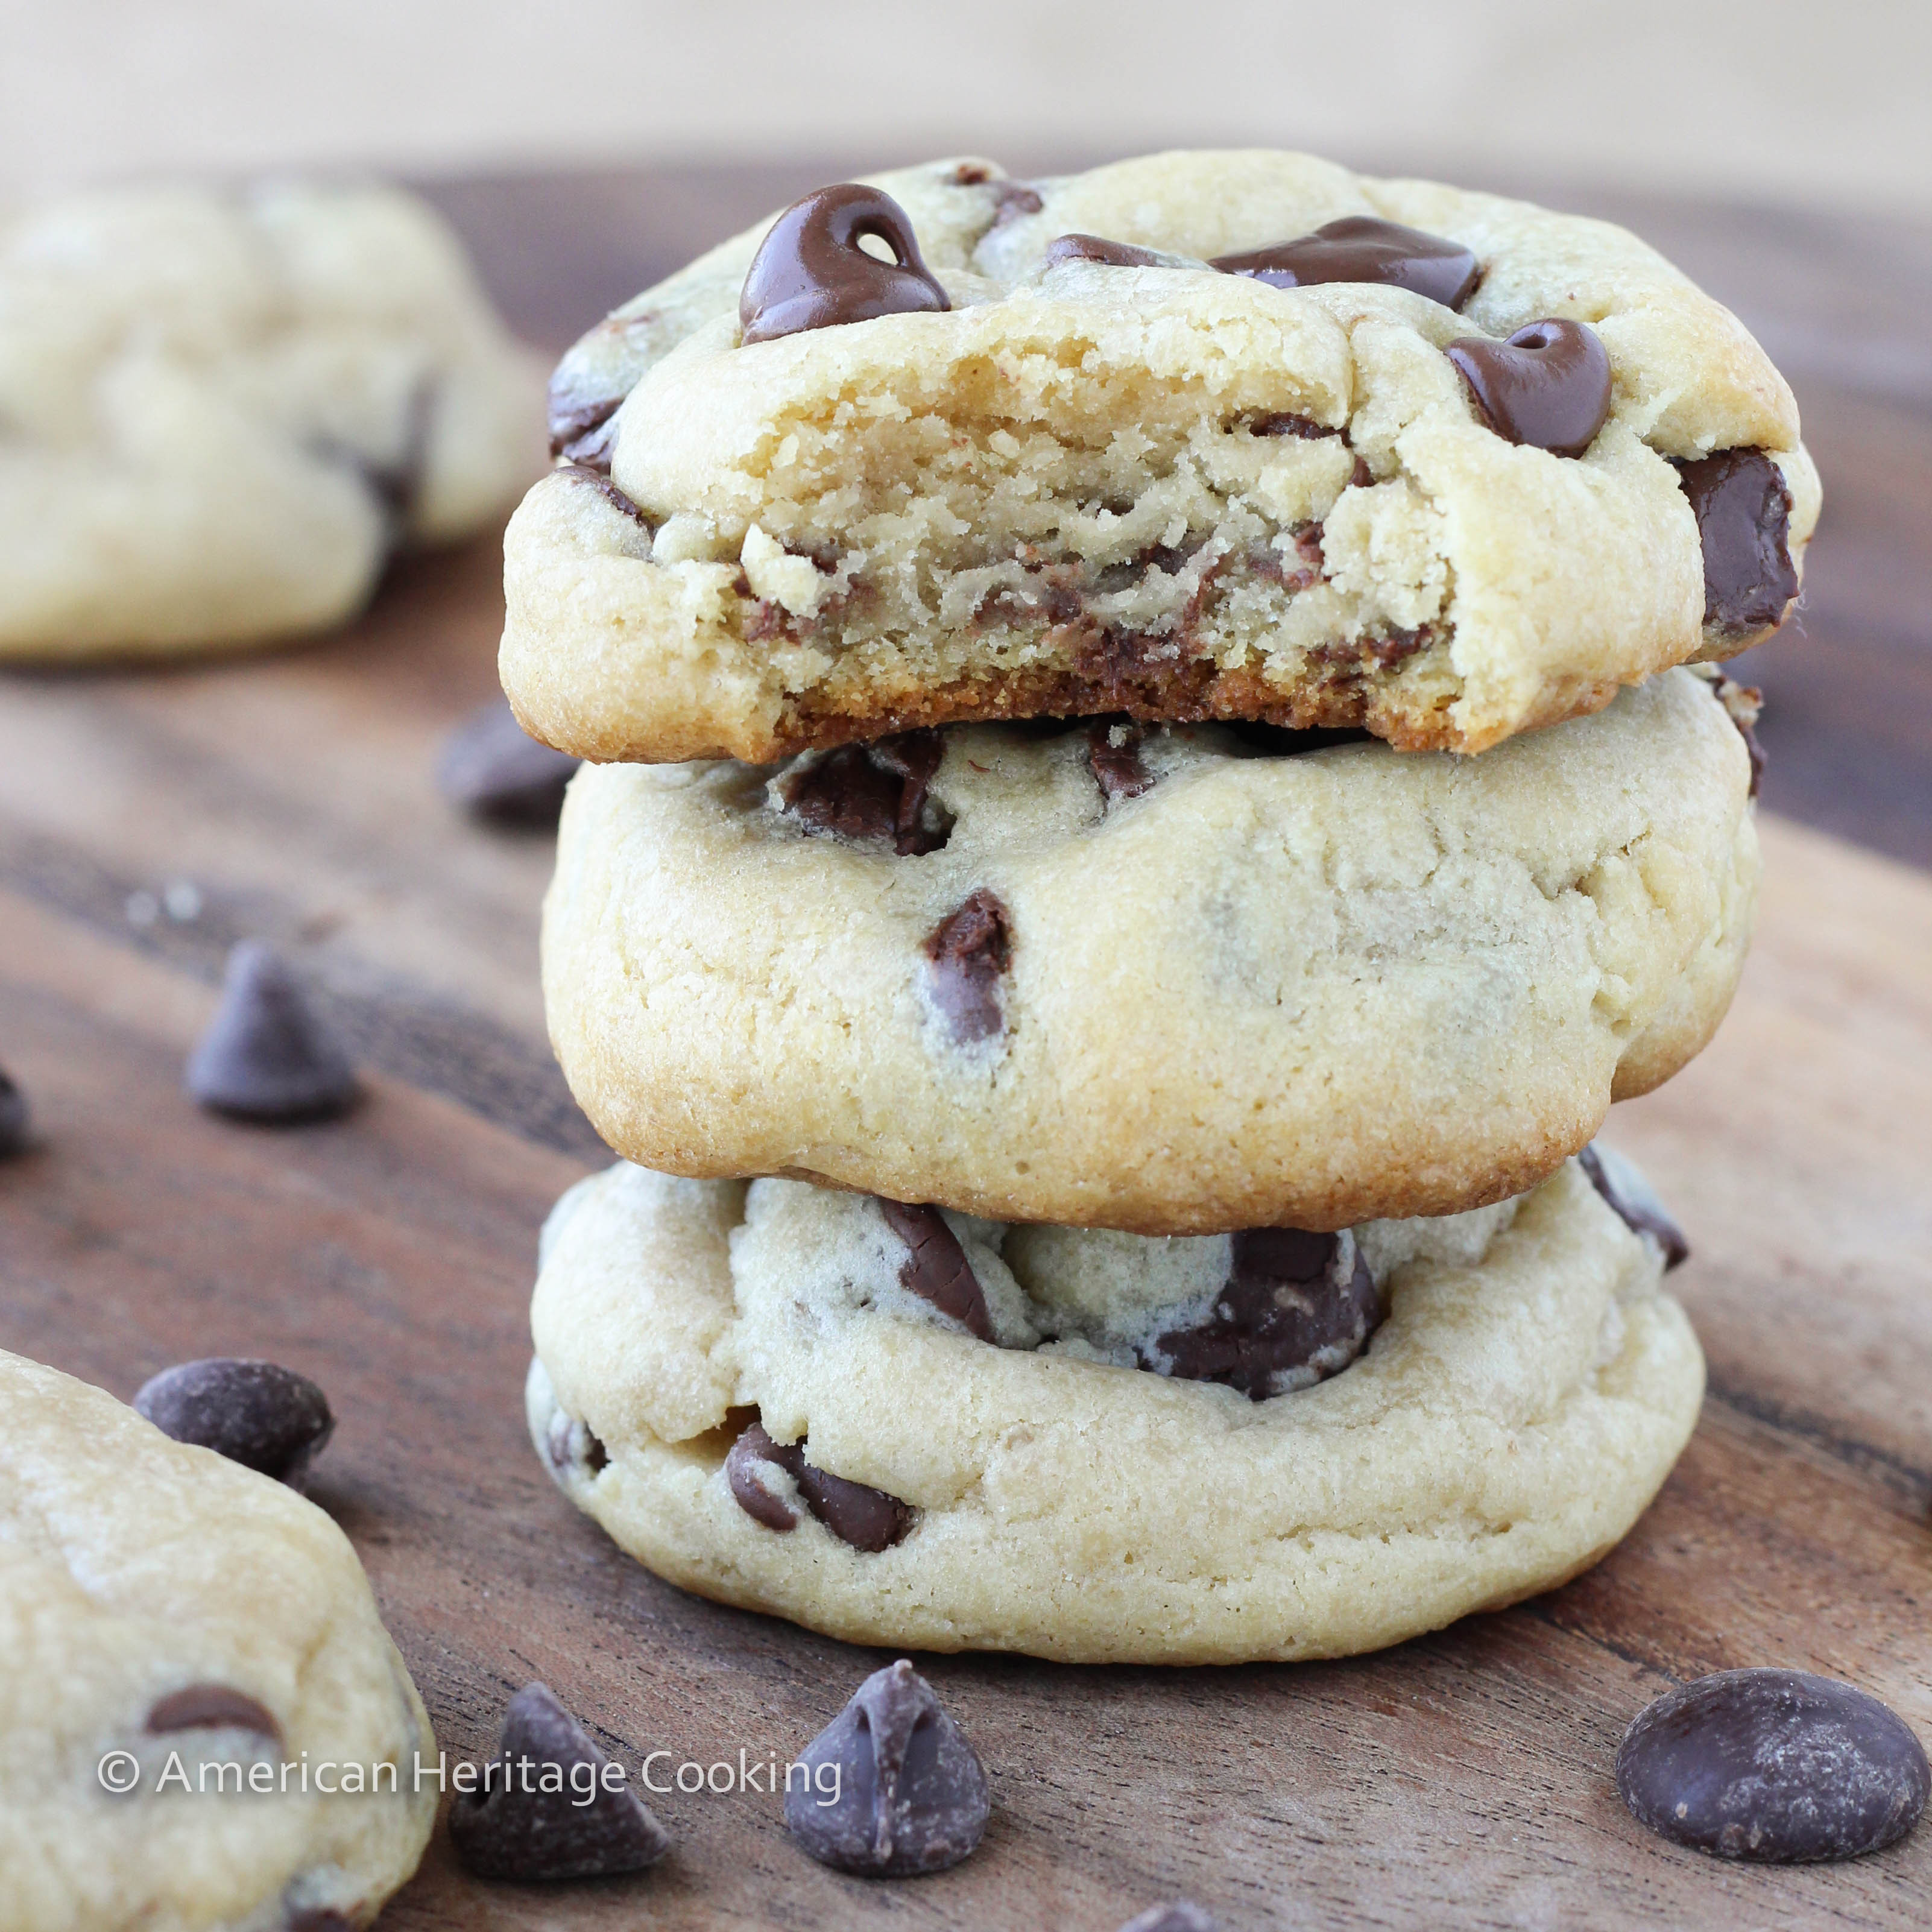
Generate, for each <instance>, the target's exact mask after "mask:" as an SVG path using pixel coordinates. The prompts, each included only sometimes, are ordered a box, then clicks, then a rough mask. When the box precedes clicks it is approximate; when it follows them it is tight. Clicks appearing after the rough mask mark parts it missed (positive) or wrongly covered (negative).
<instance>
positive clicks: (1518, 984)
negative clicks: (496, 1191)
mask: <svg viewBox="0 0 1932 1932" xmlns="http://www.w3.org/2000/svg"><path fill="white" fill-rule="evenodd" d="M1750 788H1751V760H1750V758H1749V756H1748V752H1747V749H1746V746H1745V740H1744V738H1743V736H1742V733H1741V731H1740V730H1739V728H1738V727H1737V725H1736V724H1734V722H1733V718H1732V717H1731V716H1730V714H1729V713H1728V712H1727V709H1726V707H1725V706H1724V704H1723V703H1719V702H1718V701H1717V700H1715V698H1714V697H1713V694H1712V688H1711V686H1710V684H1709V682H1708V681H1707V680H1706V679H1704V678H1703V677H1701V676H1699V675H1698V674H1697V673H1695V672H1693V671H1691V670H1673V671H1671V672H1670V673H1666V674H1665V675H1664V676H1659V677H1658V678H1655V679H1652V680H1651V681H1650V682H1649V683H1647V684H1646V685H1643V686H1641V687H1640V688H1637V689H1635V690H1632V691H1626V692H1625V693H1624V694H1622V696H1621V697H1619V699H1618V700H1617V701H1616V703H1614V704H1613V705H1612V706H1610V708H1609V709H1607V711H1604V712H1601V713H1600V714H1598V715H1595V716H1594V717H1590V718H1577V719H1573V720H1571V721H1568V722H1567V723H1565V724H1559V725H1556V726H1553V727H1550V728H1549V729H1548V730H1543V731H1539V732H1535V733H1527V734H1525V735H1523V736H1520V737H1518V738H1515V739H1511V741H1509V742H1508V743H1506V744H1505V745H1500V746H1499V747H1497V748H1496V749H1495V750H1494V751H1490V752H1487V753H1486V754H1484V756H1483V757H1481V758H1479V759H1469V758H1462V757H1456V756H1454V755H1453V754H1447V753H1427V754H1415V755H1403V754H1398V753H1397V752H1395V751H1392V750H1391V748H1389V747H1388V746H1387V745H1383V744H1381V743H1379V742H1373V741H1372V740H1369V739H1364V738H1362V737H1361V736H1359V734H1358V736H1356V737H1355V738H1354V739H1352V740H1351V739H1349V738H1348V736H1347V734H1340V736H1335V735H1328V736H1325V735H1324V734H1322V733H1304V734H1297V733H1288V732H1282V731H1276V730H1268V729H1266V728H1264V727H1240V728H1235V727H1228V726H1222V725H1203V726H1196V727H1178V728H1175V729H1172V730H1154V729H1149V730H1142V728H1141V727H1138V726H1136V725H1135V724H1133V723H1132V722H1131V721H1127V720H1123V719H1116V720H1114V721H1105V720H1103V721H1096V722H1094V723H1091V724H1082V725H1079V726H1074V727H1052V728H1050V729H1049V728H1046V727H1030V728H1024V729H1023V728H1018V727H1010V726H985V725H982V726H972V727H949V728H947V729H946V730H942V731H935V732H930V733H907V734H904V735H902V736H898V737H896V738H893V739H888V740H886V741H883V742H880V743H878V744H874V745H870V746H867V747H864V748H859V747H854V746H846V747H841V748H838V749H837V750H835V751H831V752H829V753H824V754H806V755H804V756H802V757H799V758H798V759H796V760H793V761H791V762H790V763H787V764H785V765H783V766H778V767H775V768H757V767H752V766H745V765H740V764H733V763H712V764H690V765H682V766H635V765H631V766H625V765H615V766H589V767H586V769H585V770H584V771H583V772H581V773H580V775H578V777H577V778H576V780H575V781H574V783H573V785H572V788H571V793H570V796H569V799H568V803H567V804H566V805H565V812H564V818H563V824H562V834H561V838H560V843H559V853H558V865H557V872H556V880H555V882H554V883H553V886H552V888H551V890H550V896H549V899H548V901H547V907H546V911H545V916H544V949H543V950H544V992H545V1000H546V1005H547V1010H548V1013H549V1019H550V1031H551V1036H552V1038H553V1040H554V1042H555V1044H556V1049H557V1052H558V1055H559V1058H560V1060H561V1061H562V1066H563V1068H564V1071H565V1073H566V1075H567V1076H568V1079H569V1080H570V1082H571V1088H572V1089H573V1091H574V1092H575V1094H576V1095H577V1099H578V1100H579V1101H580V1103H582V1104H583V1106H584V1108H585V1109H586V1111H587V1112H589V1115H590V1117H591V1118H592V1121H594V1122H595V1124H596V1125H597V1127H598V1130H600V1131H601V1133H603V1135H604V1137H605V1139H607V1141H608V1142H610V1145H612V1146H613V1148H615V1149H616V1151H618V1152H619V1154H622V1155H624V1156H625V1157H626V1158H628V1159H631V1160H637V1161H638V1162H640V1163H643V1164H645V1165H646V1166H652V1167H655V1168H658V1169H666V1170H669V1171H672V1172H679V1173H682V1174H687V1175H696V1176H701V1177H707V1178H721V1177H726V1176H739V1175H793V1176H796V1177H799V1178H806V1179H814V1180H825V1181H832V1182H835V1183H836V1184H839V1185H841V1186H844V1187H854V1188H859V1189H862V1190H865V1191H866V1192H868V1193H878V1194H883V1195H885V1196H888V1197H889V1198H891V1199H895V1200H913V1201H937V1202H941V1203H943V1204H944V1205H946V1206H948V1207H951V1208H959V1209H961V1210H963V1211H968V1212H971V1213H974V1214H986V1215H990V1216H992V1217H996V1218H998V1219H999V1220H1030V1221H1049V1222H1057V1223H1063V1224H1066V1225H1070V1226H1093V1227H1107V1228H1118V1229H1131V1230H1133V1231H1135V1232H1139V1233H1142V1234H1148V1235H1164V1234H1191V1233H1217V1232H1223V1231H1225V1230H1226V1229H1230V1228H1241V1227H1259V1226H1274V1225H1286V1226H1295V1227H1301V1228H1317V1229H1337V1228H1345V1227H1348V1226H1352V1225H1354V1224H1355V1223H1358V1222H1361V1221H1364V1220H1372V1219H1376V1218H1381V1217H1389V1216H1412V1215H1418V1214H1449V1213H1454V1212H1457V1211H1460V1210H1462V1209H1464V1208H1472V1207H1475V1206H1478V1205H1481V1204H1483V1203H1484V1202H1491V1201H1495V1200H1499V1199H1502V1198H1504V1197H1505V1196H1508V1195H1511V1194H1514V1193H1519V1192H1520V1191H1521V1190H1523V1189H1524V1188H1526V1187H1529V1186H1531V1185H1532V1184H1534V1183H1535V1182H1536V1181H1538V1180H1540V1179H1541V1178H1543V1177H1544V1175H1547V1174H1548V1173H1549V1172H1551V1171H1552V1170H1553V1169H1554V1168H1555V1167H1556V1166H1558V1165H1559V1163H1561V1162H1562V1160H1565V1158H1566V1157H1568V1156H1569V1155H1570V1154H1574V1152H1576V1151H1577V1149H1578V1148H1581V1147H1582V1146H1583V1144H1584V1143H1585V1142H1586V1141H1588V1140H1589V1138H1590V1137H1591V1136H1592V1134H1593V1133H1595V1132H1596V1130H1597V1129H1598V1126H1599V1125H1600V1124H1601V1122H1602V1120H1603V1118H1604V1113H1605V1111H1606V1109H1607V1108H1608V1107H1609V1106H1610V1102H1611V1101H1612V1100H1613V1098H1616V1097H1624V1096H1628V1095H1632V1094H1640V1093H1643V1092H1645V1091H1648V1090H1649V1088H1652V1087H1654V1086H1655V1085H1658V1083H1659V1082H1661V1081H1663V1080H1664V1079H1667V1078H1668V1077H1669V1076H1670V1075H1671V1074H1672V1073H1674V1072H1675V1071H1676V1070H1677V1069H1678V1068H1679V1067H1681V1066H1682V1065H1683V1064H1685V1061H1688V1059H1690V1058H1691V1056H1692V1055H1694V1054H1695V1053H1696V1052H1697V1051H1698V1050H1699V1049H1700V1048H1701V1047H1702V1046H1703V1044H1704V1043H1705V1041H1706V1040H1707V1039H1708V1038H1709V1036H1710V1034H1711V1033H1712V1031H1713V1030H1714V1029H1715V1027H1716V1025H1717V1024H1718V1021H1719V1019H1721V1016H1722V1015H1723V1013H1724V1009H1725V1007H1726V1006H1727V1004H1728V1002H1729V1001H1730V996H1731V992H1732V989H1733V986H1734V985H1735V984H1736V978H1737V974H1738V972H1739V968H1740V966H1741V965H1742V960H1743V956H1744V952H1745V945H1746V943H1747V940H1748V935H1749V931H1750V926H1751V914H1752V908H1753V904H1754V893H1755V889H1756V884H1757V873H1758V857H1757V834H1756V830H1755V826H1754V815H1753V808H1752V805H1751V797H1750Z"/></svg>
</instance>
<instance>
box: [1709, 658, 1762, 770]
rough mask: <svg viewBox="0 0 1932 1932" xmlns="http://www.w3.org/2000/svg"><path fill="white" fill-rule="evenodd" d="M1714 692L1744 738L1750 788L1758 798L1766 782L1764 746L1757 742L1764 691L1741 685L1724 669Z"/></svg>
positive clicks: (1713, 681) (1717, 680) (1714, 680)
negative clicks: (1759, 791)
mask: <svg viewBox="0 0 1932 1932" xmlns="http://www.w3.org/2000/svg"><path fill="white" fill-rule="evenodd" d="M1711 694H1712V697H1715V698H1716V700H1718V703H1720V704H1721V705H1722V706H1724V715H1725V716H1726V717H1727V718H1730V721H1731V722H1732V723H1733V724H1735V725H1736V727H1738V736H1739V737H1740V738H1742V739H1743V740H1744V741H1745V757H1748V759H1749V760H1751V790H1750V793H1749V796H1751V797H1752V798H1755V797H1757V794H1758V789H1759V787H1760V786H1761V785H1762V784H1763V783H1764V747H1763V745H1761V744H1760V743H1759V742H1758V736H1757V721H1758V719H1759V718H1760V716H1761V715H1763V710H1764V693H1763V691H1760V690H1759V689H1758V688H1757V686H1756V685H1751V684H1739V682H1737V681H1736V679H1733V678H1728V677H1726V676H1724V674H1723V673H1722V672H1720V673H1718V676H1715V677H1714V678H1713V679H1712V680H1711Z"/></svg>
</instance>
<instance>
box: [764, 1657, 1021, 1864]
mask: <svg viewBox="0 0 1932 1932" xmlns="http://www.w3.org/2000/svg"><path fill="white" fill-rule="evenodd" d="M799 1762H800V1763H802V1765H803V1766H805V1769H806V1771H807V1772H808V1774H809V1775H808V1777H807V1778H805V1779H804V1780H802V1781H801V1782H800V1783H799V1784H798V1785H796V1786H793V1785H792V1784H790V1783H789V1781H787V1789H786V1792H785V1823H786V1824H787V1826H789V1827H790V1831H791V1834H792V1836H793V1838H795V1839H796V1841H798V1843H799V1846H800V1848H801V1849H802V1850H804V1851H805V1852H808V1853H809V1854H810V1855H811V1856H812V1857H813V1858H816V1859H817V1860H818V1861H819V1862H820V1864H827V1865H831V1866H833V1867H835V1868H836V1869H837V1870H840V1871H846V1872H852V1873H856V1874H857V1875H858V1876H860V1877H862V1878H911V1877H914V1876H918V1875H919V1874H920V1873H925V1872H935V1871H943V1870H944V1869H945V1868H946V1867H947V1866H948V1865H954V1864H958V1863H959V1861H960V1860H961V1859H962V1858H965V1857H967V1856H968V1855H969V1854H970V1853H971V1852H972V1851H973V1850H974V1847H975V1846H977V1845H978V1843H979V1842H980V1838H981V1837H982V1836H983V1835H984V1833H985V1832H986V1820H987V1819H988V1817H989V1815H990V1814H991V1811H992V1799H991V1797H990V1795H989V1793H988V1790H987V1788H986V1772H984V1770H983V1769H981V1767H980V1760H979V1758H978V1757H977V1754H975V1753H974V1749H973V1747H972V1746H971V1745H970V1744H968V1742H966V1739H965V1734H964V1733H962V1731H961V1730H960V1729H959V1727H958V1726H957V1725H956V1724H954V1722H953V1720H952V1719H951V1718H950V1717H948V1716H947V1714H946V1712H944V1710H942V1709H941V1708H940V1703H939V1700H938V1698H937V1697H935V1695H934V1694H933V1691H932V1685H929V1684H928V1683H927V1682H926V1679H924V1678H922V1676H919V1673H918V1672H917V1671H916V1670H913V1667H912V1666H911V1664H910V1663H908V1662H907V1661H906V1660H905V1659H904V1658H901V1659H900V1661H898V1663H896V1664H891V1665H889V1666H888V1667H886V1669H885V1670H878V1671H874V1673H872V1675H871V1676H870V1677H868V1678H867V1679H865V1682H864V1683H862V1685H859V1688H858V1690H857V1691H856V1693H855V1694H854V1695H853V1698H852V1700H851V1702H850V1703H848V1704H847V1706H845V1708H844V1710H842V1711H841V1712H839V1714H838V1716H837V1717H836V1718H834V1719H833V1720H832V1722H831V1723H830V1724H828V1725H827V1726H826V1727H825V1729H824V1730H822V1731H820V1733H819V1734H818V1736H817V1737H815V1738H814V1739H812V1741H811V1743H810V1744H808V1745H806V1747H805V1749H804V1751H802V1752H801V1753H800V1754H799ZM820 1767H835V1769H836V1772H837V1781H836V1784H835V1785H834V1786H833V1787H832V1788H833V1790H834V1791H835V1796H834V1797H833V1798H832V1801H831V1802H830V1803H829V1804H827V1803H825V1802H822V1801H823V1795H824V1790H825V1787H826V1785H829V1784H832V1781H831V1780H830V1779H827V1780H826V1781H824V1783H823V1784H821V1783H820V1780H819V1776H818V1773H819V1771H820Z"/></svg>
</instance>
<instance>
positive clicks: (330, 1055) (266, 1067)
mask: <svg viewBox="0 0 1932 1932" xmlns="http://www.w3.org/2000/svg"><path fill="white" fill-rule="evenodd" d="M187 1091H188V1092H189V1094H190V1095H191V1096H192V1097H193V1098H194V1099H195V1100H198V1101H199V1102H200V1103H201V1104H202V1106H204V1107H209V1108H212V1109H214V1111H215V1112H217V1113H222V1114H232V1115H236V1117H237V1118H240V1119H242V1120H246V1121H257V1122H259V1123H261V1124H264V1125H268V1126H281V1125H284V1124H289V1123H292V1122H295V1121H317V1120H324V1119H326V1118H329V1116H330V1115H335V1114H339V1113H341V1112H343V1111H344V1109H346V1108H347V1107H348V1106H350V1103H352V1102H353V1100H355V1098H356V1070H355V1067H353V1065H352V1064H351V1063H350V1058H349V1056H348V1055H347V1052H345V1051H344V1049H343V1047H342V1046H341V1043H340V1042H339V1041H338V1040H337V1039H336V1037H335V1034H334V1033H333V1032H332V1031H331V1030H330V1029H329V1028H327V1027H326V1026H324V1025H323V1023H322V1022H321V1020H320V1019H318V1018H317V1015H316V1013H315V1012H314V1010H313V1009H312V1008H311V1007H310V1005H309V1003H308V999H307V998H306V996H305V995H304V994H303V992H302V988H301V986H300V985H299V983H297V981H296V977H295V975H294V974H293V973H292V972H290V970H289V968H288V967H287V964H286V963H285V962H284V961H283V960H282V959H281V957H280V956H278V954H276V953H274V952H272V950H270V949H269V947H266V946H264V945H263V944H261V942H260V941H259V940H253V939H248V940H244V941H242V944H240V945H239V946H238V947H236V948H235V950H234V951H233V952H232V953H229V956H228V968H227V971H226V974H224V975H223V979H222V983H221V1003H220V1005H219V1006H217V1007H216V1008H215V1010H214V1018H213V1019H211V1021H209V1022H208V1031H206V1032H205V1033H204V1034H202V1037H201V1040H200V1042H199V1044H198V1045H197V1046H196V1048H195V1049H194V1051H193V1053H192V1054H190V1055H189V1056H188V1062H187Z"/></svg>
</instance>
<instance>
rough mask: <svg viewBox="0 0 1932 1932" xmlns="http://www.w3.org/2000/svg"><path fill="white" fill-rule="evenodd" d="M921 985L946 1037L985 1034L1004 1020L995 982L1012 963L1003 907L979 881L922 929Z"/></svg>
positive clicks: (962, 1039) (997, 1028)
mask: <svg viewBox="0 0 1932 1932" xmlns="http://www.w3.org/2000/svg"><path fill="white" fill-rule="evenodd" d="M923 950H924V952H925V954H926V959H927V961H928V962H929V963H928V965H927V968H926V989H927V991H928V992H929V993H930V994H931V995H932V1003H933V1004H934V1005H935V1007H938V1009H939V1010H940V1011H941V1013H944V1015H945V1016H946V1019H947V1025H949V1026H950V1027H951V1028H952V1030H953V1038H954V1039H955V1040H959V1041H960V1042H962V1043H965V1042H968V1041H971V1040H987V1039H990V1038H991V1037H992V1035H994V1034H996V1033H998V1032H999V1031H1001V1028H1004V1026H1005V1025H1006V1016H1005V1014H1004V1013H1003V1012H1002V1011H1001V1007H1000V998H999V987H1000V982H1001V980H1002V979H1004V977H1005V976H1006V974H1007V970H1008V969H1009V968H1010V967H1011V965H1012V964H1013V933H1012V929H1011V926H1010V923H1009V922H1008V919H1007V909H1006V907H1004V906H1003V905H1002V904H1001V903H1000V901H999V900H998V898H995V896H994V895H993V894H992V893H991V892H988V891H987V890H986V888H985V887H984V886H982V887H981V888H980V890H979V891H977V892H974V894H973V895H971V897H970V898H968V899H967V900H966V901H965V903H964V904H962V905H961V907H959V910H958V911H957V912H954V913H948V914H947V916H946V917H945V918H944V919H941V921H940V922H939V923H938V925H937V926H935V927H934V928H933V929H932V932H930V933H929V934H928V935H926V943H925V946H924V947H923Z"/></svg>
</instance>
